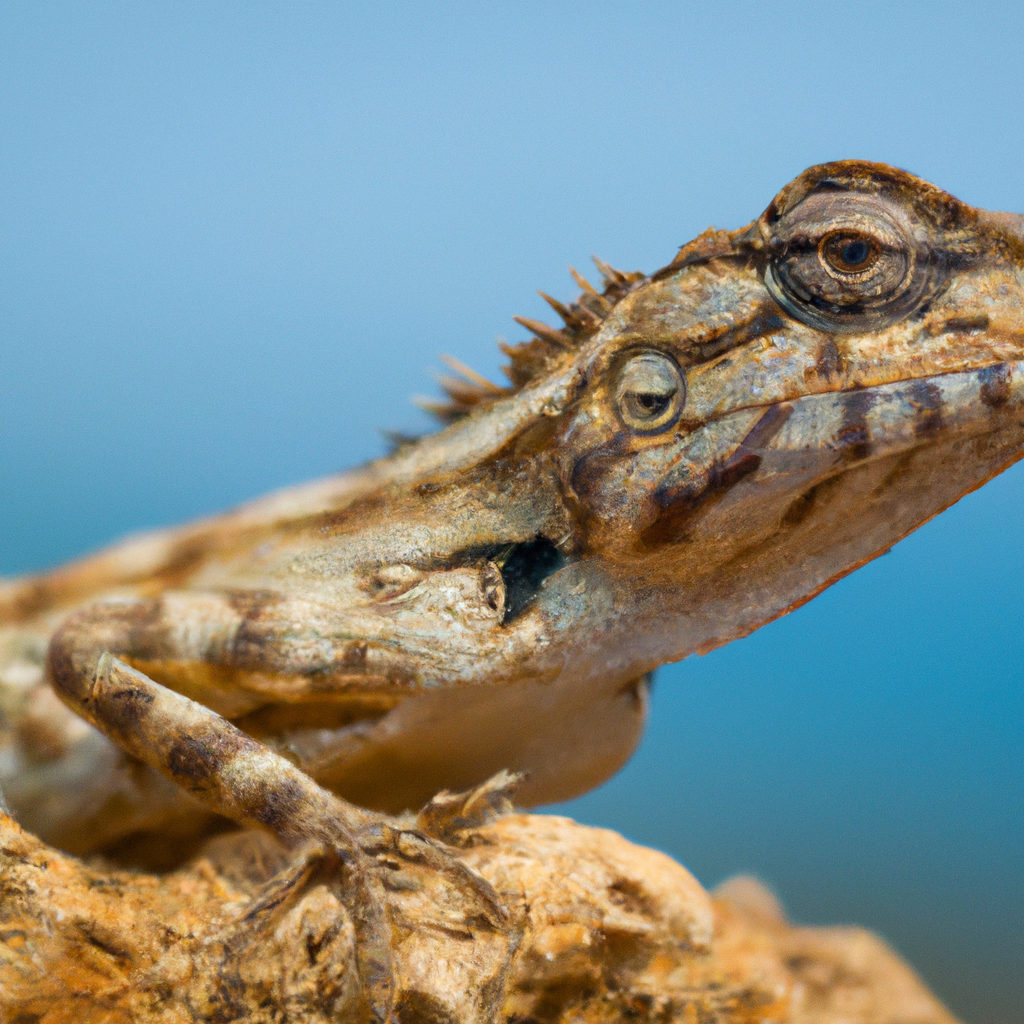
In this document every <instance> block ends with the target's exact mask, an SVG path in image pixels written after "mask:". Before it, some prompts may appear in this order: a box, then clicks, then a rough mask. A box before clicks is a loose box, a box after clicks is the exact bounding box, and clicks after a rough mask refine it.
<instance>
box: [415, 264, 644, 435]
mask: <svg viewBox="0 0 1024 1024" xmlns="http://www.w3.org/2000/svg"><path fill="white" fill-rule="evenodd" d="M592 259H593V260H594V264H595V265H596V266H597V269H598V271H599V272H600V274H601V277H602V286H603V287H602V289H601V291H598V290H597V289H596V288H595V287H594V286H593V285H592V284H591V283H590V282H589V281H588V280H587V279H586V278H585V277H584V276H583V275H582V274H580V273H579V272H578V271H576V270H575V269H574V268H572V267H570V268H569V272H570V273H571V274H572V276H573V280H574V281H575V282H576V283H577V284H578V285H579V286H580V288H582V289H583V292H582V294H581V295H580V297H579V298H578V299H577V300H576V301H575V302H573V303H572V304H570V305H568V306H566V305H564V304H563V303H561V302H559V301H558V299H553V298H552V297H551V296H550V295H547V294H545V293H544V292H540V293H539V294H540V296H541V298H542V299H544V301H545V302H547V304H548V305H549V306H550V307H551V308H552V309H553V310H554V311H555V312H556V313H557V314H558V315H559V317H560V318H561V320H562V322H563V324H564V325H565V326H564V327H561V328H555V327H550V326H548V325H547V324H545V323H542V322H541V321H540V320H531V319H530V318H529V317H525V316H514V317H512V319H513V320H515V322H516V323H517V324H521V325H522V326H523V327H525V328H526V329H527V330H528V331H530V332H531V333H532V334H533V337H532V338H530V340H529V341H524V342H522V343H520V344H518V345H505V344H503V345H502V346H501V350H502V351H503V352H504V353H505V354H506V355H507V356H508V357H509V358H510V359H511V360H512V361H511V363H510V364H509V365H508V366H506V367H505V368H504V372H505V375H506V376H507V377H508V379H509V380H510V381H511V387H500V386H499V385H497V384H492V383H491V382H490V381H489V380H487V379H486V378H485V377H482V376H480V374H478V373H476V372H475V371H474V370H471V369H470V368H469V367H468V366H464V365H463V364H462V363H460V362H458V360H455V359H452V358H451V357H450V356H444V357H442V358H443V359H444V361H445V362H446V363H447V364H448V367H449V368H450V369H452V370H454V371H455V373H456V374H458V376H450V375H447V374H446V375H444V376H442V377H440V378H439V380H438V383H439V384H440V386H441V389H442V390H443V391H444V393H445V394H446V395H447V396H448V401H447V402H445V401H430V400H423V399H419V400H417V405H419V406H420V408H422V409H425V410H426V411H427V412H430V413H433V414H434V415H435V416H436V417H437V418H438V419H440V420H441V421H442V422H443V423H451V422H453V421H454V420H457V419H460V418H461V417H463V416H465V415H466V414H467V413H469V412H470V411H471V410H472V409H474V408H476V407H477V406H478V405H481V404H482V403H486V402H490V401H493V400H494V399H495V398H501V397H504V396H506V395H512V394H515V392H517V391H519V390H520V389H521V388H523V387H525V386H526V385H527V384H529V383H530V382H531V381H533V380H536V378H537V377H539V376H540V375H541V374H543V373H544V372H545V370H546V369H547V368H548V367H549V365H550V364H551V362H552V361H553V360H554V359H556V358H557V357H558V356H559V355H561V354H562V353H564V352H567V351H572V350H575V349H578V348H579V347H580V346H581V345H582V344H583V343H584V342H585V341H587V340H588V339H589V338H592V337H593V336H594V335H595V334H596V333H597V332H598V331H599V330H600V328H601V324H602V323H604V321H605V319H606V318H607V316H608V314H609V313H610V312H611V311H612V309H613V308H614V306H615V304H616V303H617V302H618V301H619V300H620V299H622V298H623V297H624V296H626V295H628V294H629V292H631V291H632V290H633V288H634V287H636V285H637V284H639V283H640V282H641V281H643V280H644V279H645V276H646V275H644V274H643V273H641V272H640V271H636V270H635V271H630V272H627V271H622V270H616V269H615V268H614V267H612V266H610V265H609V264H607V263H605V262H604V260H599V259H598V258H597V257H596V256H594V257H592Z"/></svg>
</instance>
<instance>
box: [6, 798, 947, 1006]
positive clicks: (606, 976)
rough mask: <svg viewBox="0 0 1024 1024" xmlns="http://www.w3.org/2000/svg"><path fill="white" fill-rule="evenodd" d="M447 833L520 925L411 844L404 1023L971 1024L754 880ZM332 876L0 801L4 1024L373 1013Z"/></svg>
mask: <svg viewBox="0 0 1024 1024" xmlns="http://www.w3.org/2000/svg"><path fill="white" fill-rule="evenodd" d="M451 839H453V840H455V839H457V841H458V842H459V846H458V847H457V851H458V855H459V857H460V858H461V859H462V860H463V861H464V862H465V863H466V864H467V865H468V866H469V867H471V868H472V869H474V870H476V871H478V872H479V873H480V874H481V875H483V876H484V877H485V878H486V879H487V880H488V881H489V882H490V883H491V884H492V885H493V886H494V887H495V889H497V891H498V892H499V893H500V894H501V895H502V897H503V899H504V901H505V903H506V905H507V906H508V908H509V910H510V916H509V922H508V925H507V927H504V928H493V927H490V926H488V925H487V923H486V922H483V921H480V920H477V919H473V918H472V917H467V916H465V915H464V914H462V913H461V912H460V910H459V904H458V900H457V899H455V897H453V896H452V894H451V892H448V891H447V890H445V889H444V886H443V885H442V884H440V883H438V881H437V880H436V879H431V878H429V877H427V875H426V874H424V872H426V871H428V869H427V868H423V869H422V871H419V873H418V870H419V869H417V868H416V867H415V857H414V856H412V855H410V859H409V863H410V864H412V865H413V866H412V867H408V866H403V867H402V868H401V870H396V872H395V875H394V878H392V880H391V881H390V882H389V883H388V884H387V885H386V886H385V890H384V891H385V893H386V898H387V903H388V910H389V914H390V917H391V923H392V937H393V953H392V955H393V964H394V969H395V974H396V979H397V991H396V993H395V1011H394V1019H395V1020H396V1021H400V1022H401V1024H442V1022H443V1024H477V1022H483V1021H486V1020H499V1021H505V1022H509V1024H513V1022H515V1024H528V1022H535V1024H548V1022H551V1024H555V1022H564V1024H569V1022H572V1024H598V1022H602V1024H603V1022H609V1024H610V1022H613V1021H623V1020H626V1021H635V1022H638V1024H642V1022H648V1021H650V1022H654V1021H657V1022H666V1024H667V1022H670V1021H673V1022H674V1021H678V1022H686V1024H697V1022H709V1024H710V1022H723V1024H724V1022H736V1024H754V1022H782V1021H789V1022H793V1024H811V1022H814V1024H955V1022H954V1021H953V1018H952V1017H951V1016H950V1015H949V1014H948V1013H947V1012H946V1011H945V1010H944V1009H943V1008H942V1006H940V1005H939V1003H938V1002H937V1001H936V1000H935V999H934V998H933V997H932V996H931V995H930V994H929V993H928V992H927V990H926V989H925V988H924V986H923V985H922V984H921V982H920V981H919V980H918V979H917V977H916V976H915V975H914V974H913V972H911V971H910V969H909V968H907V967H906V966H905V965H904V964H903V963H902V962H901V961H900V960H899V959H898V958H897V957H896V956H895V954H893V953H892V952H891V951H890V950H889V949H888V948H887V947H886V946H885V945H884V944H883V943H882V942H880V941H879V940H878V939H877V938H875V937H873V936H872V935H870V934H868V933H867V932H864V931H861V930H859V929H851V928H798V927H793V926H791V925H789V924H787V922H786V921H785V919H784V917H783V915H782V912H781V910H780V908H779V906H778V903H777V902H776V901H775V899H774V897H773V896H772V895H771V894H770V893H769V892H767V890H765V889H764V888H763V887H762V886H760V884H759V883H757V882H755V881H754V880H752V879H734V880H733V881H731V882H729V883H726V884H725V885H724V886H722V887H720V888H719V889H718V890H717V892H716V893H714V894H713V895H709V894H708V893H706V892H705V891H704V889H702V888H701V886H700V885H699V883H698V882H697V881H696V880H695V879H694V878H693V876H692V875H691V874H690V873H689V872H688V871H686V869H685V868H683V867H682V866H680V865H679V864H677V863H676V862H675V861H673V860H672V859H671V858H669V857H667V856H665V855H664V854H661V853H657V852H655V851H653V850H647V849H644V848H642V847H639V846H635V845H634V844H632V843H629V842H627V841H626V840H625V839H623V838H622V837H621V836H619V835H617V834H616V833H614V832H609V831H605V830H602V829H594V828H587V827H584V826H582V825H578V824H576V823H574V822H572V821H570V820H569V819H567V818H559V817H552V816H545V815H525V814H515V813H506V814H503V815H500V816H497V817H494V819H493V820H490V821H486V822H484V823H482V824H480V825H479V826H477V827H475V828H467V829H466V830H465V831H464V832H463V834H462V835H461V836H459V837H454V836H453V837H451ZM336 875H337V871H336V870H335V868H333V867H332V865H331V864H330V863H329V861H328V860H326V859H325V857H324V854H323V853H322V852H321V851H318V850H316V849H314V848H302V849H297V850H291V851H289V850H286V849H284V848H283V847H281V846H280V845H278V844H277V843H276V841H274V840H272V839H270V838H268V837H266V836H264V835H261V834H257V833H253V832H236V833H233V834H229V835H225V836H221V837H219V838H218V839H216V840H214V841H212V842H211V843H209V844H208V845H207V847H206V848H205V849H204V851H203V854H202V856H200V857H199V858H197V859H195V860H193V861H192V862H190V863H189V864H188V865H187V866H185V867H184V868H182V869H181V870H178V871H174V872H172V873H169V874H166V875H149V874H141V873H133V872H128V871H123V870H115V869H112V868H110V867H104V866H103V865H102V864H98V863H92V864H85V863H83V862H81V861H79V860H76V859H74V858H72V857H69V856H67V855H64V854H62V853H60V852H58V851H56V850H54V849H52V848H50V847H47V846H46V845H44V844H43V843H42V842H40V841H39V840H38V839H36V838H34V837H33V836H31V835H29V834H27V833H26V832H24V831H23V830H22V829H21V828H20V827H19V826H18V825H17V824H16V823H15V822H14V821H13V820H12V819H11V818H10V817H8V816H7V815H3V814H0V1021H2V1022H3V1024H63V1022H67V1024H71V1022H74V1024H99V1022H101V1021H102V1022H104V1024H110V1022H114V1024H120V1022H124V1024H128V1022H135V1021H154V1022H160V1024H177V1022H182V1024H184V1022H189V1024H192V1022H195V1021H229V1020H245V1021H251V1022H254V1024H262V1022H267V1024H269V1022H271V1021H275V1022H278V1021H282V1020H285V1021H288V1022H289V1024H314V1022H316V1024H320V1022H323V1024H326V1022H328V1021H339V1020H344V1021H350V1020H351V1021H356V1020H360V1019H364V1018H365V1017H366V1016H367V1014H368V1007H367V1005H366V1001H365V999H364V998H363V993H362V992H361V991H360V985H359V980H358V973H357V970H356V965H355V956H354V953H355V928H354V927H353V922H352V920H351V919H350V916H349V914H348V913H347V911H346V910H345V908H344V907H343V906H342V903H341V902H340V901H339V899H338V896H337V891H338V888H337V887H338V884H339V883H338V879H337V877H336Z"/></svg>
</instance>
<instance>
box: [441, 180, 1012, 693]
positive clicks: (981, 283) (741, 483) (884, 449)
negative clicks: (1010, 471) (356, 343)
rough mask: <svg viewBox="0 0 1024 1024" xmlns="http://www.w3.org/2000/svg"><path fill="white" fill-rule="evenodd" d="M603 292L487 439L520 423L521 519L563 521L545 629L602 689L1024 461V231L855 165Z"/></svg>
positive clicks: (491, 406) (692, 647)
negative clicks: (618, 669) (543, 494)
mask: <svg viewBox="0 0 1024 1024" xmlns="http://www.w3.org/2000/svg"><path fill="white" fill-rule="evenodd" d="M604 272H605V276H606V285H607V287H606V289H605V292H604V294H603V295H602V294H600V293H598V292H597V291H595V290H593V289H591V290H590V291H589V292H585V293H584V295H583V296H582V297H581V299H580V301H579V302H578V303H577V304H575V305H574V306H572V307H564V306H560V305H559V304H558V303H555V302H552V304H553V305H554V306H555V307H556V309H558V310H559V311H560V312H561V314H562V316H563V318H564V319H565V320H566V324H567V327H566V329H564V330H560V331H555V330H554V329H552V328H547V327H544V325H541V324H537V323H535V322H533V321H523V322H524V323H526V324H527V325H528V326H530V327H531V328H532V329H533V330H534V331H535V333H536V337H535V338H533V339H532V340H531V341H530V342H528V343H526V344H525V345H522V346H519V347H518V348H515V349H511V350H509V351H510V354H511V355H512V358H513V363H512V367H511V370H510V376H511V377H512V379H513V381H515V382H516V383H517V384H518V385H519V388H518V391H517V392H516V394H515V396H514V397H512V398H506V399H494V398H487V400H486V401H482V402H481V405H483V406H484V408H482V409H479V410H473V411H472V412H470V413H469V415H468V416H467V420H468V421H470V422H475V423H476V424H478V429H479V428H480V427H482V426H483V424H484V423H485V422H486V421H487V419H488V417H490V419H491V420H492V421H495V419H496V420H497V421H500V422H502V423H507V422H508V421H509V417H510V416H511V418H512V419H514V420H515V423H514V424H513V425H512V426H510V427H508V429H507V431H506V433H504V434H503V435H502V436H503V440H502V445H503V447H500V450H499V452H498V454H497V455H496V456H495V459H496V461H497V462H498V463H501V464H502V465H504V466H513V467H515V470H514V472H515V474H518V480H519V483H518V484H517V488H516V490H515V492H514V493H512V492H506V494H505V495H504V497H503V499H502V500H503V502H505V503H506V504H507V506H508V507H510V508H511V507H514V506H516V505H517V503H518V504H520V505H523V506H526V505H532V507H535V508H537V509H548V508H555V509H557V511H558V513H559V514H558V515H555V514H553V513H548V512H545V513H543V515H546V516H547V521H546V522H544V523H541V524H540V525H539V526H538V527H537V532H538V536H539V537H541V539H542V540H543V539H544V538H545V537H546V538H547V546H546V547H545V548H544V549H543V554H544V557H545V558H546V559H547V562H546V568H544V567H543V566H542V567H541V571H540V573H539V575H540V576H541V577H543V585H542V586H540V587H539V589H538V591H537V593H536V594H535V595H533V597H534V604H535V605H536V608H535V609H532V610H533V612H534V617H536V616H541V617H542V618H544V621H545V630H546V631H547V632H546V635H547V636H548V637H552V636H555V635H557V633H558V631H559V629H563V630H565V631H572V630H576V631H577V644H578V635H579V633H578V631H579V630H580V629H581V628H585V629H586V630H587V631H588V633H587V635H588V636H589V637H590V638H591V640H592V647H593V649H594V651H595V667H594V671H595V672H607V670H608V664H609V661H608V659H609V658H610V657H611V658H612V660H615V658H619V657H621V659H622V660H623V661H624V662H625V661H628V662H629V665H628V667H627V666H625V665H624V666H623V672H624V673H625V674H629V673H632V674H633V675H634V676H635V675H636V674H637V672H638V671H645V670H647V669H648V668H651V667H654V666H655V665H657V664H661V663H663V662H665V661H669V660H675V659H678V658H680V657H684V656H685V655H687V654H689V653H692V652H694V651H705V650H709V649H711V648H713V647H715V646H718V645H720V644H722V643H726V642H728V641H729V640H731V639H734V638H736V637H738V636H742V635H744V634H746V633H749V632H750V631H752V630H753V629H756V628H757V627H758V626H760V625H762V624H763V623H765V622H767V621H770V620H771V619H773V618H775V617H777V616H778V615H781V614H783V613H784V612H786V611H787V610H789V609H791V608H793V607H795V606H797V605H799V604H801V603H802V602H804V601H806V600H808V599H809V598H810V597H812V596H814V595H815V594H816V593H818V592H819V591H821V590H822V589H823V588H824V587H826V586H828V585H829V584H831V583H833V582H835V581H836V580H837V579H839V578H840V577H842V576H844V575H845V574H847V573H849V572H851V571H852V570H853V569H855V568H857V567H858V566H860V565H862V564H863V563H864V562H866V561H868V560H870V559H872V558H874V557H875V556H877V555H879V554H881V553H883V552H884V551H886V550H888V548H889V547H891V546H892V545H893V544H894V543H895V542H896V541H898V540H899V539H900V538H901V537H903V536H904V535H906V534H907V533H908V532H910V531H911V530H913V529H915V528H916V527H917V526H920V525H921V524H922V523H924V522H925V521H927V520H928V519H930V518H931V517H932V516H934V515H935V514H937V513H938V512H940V511H941V510H942V509H944V508H945V507H947V506H948V505H950V504H951V503H953V502H955V501H956V500H957V499H958V498H960V497H961V496H962V495H964V494H965V493H967V492H969V491H971V490H973V489H974V488H976V487H978V486H980V485H981V484H982V483H984V482H985V481H986V480H988V479H989V478H990V477H992V476H993V475H995V474H996V473H998V472H1000V471H1001V470H1002V469H1004V468H1006V467H1007V466H1008V465H1009V464H1011V463H1012V462H1014V461H1015V460H1016V459H1018V458H1019V457H1020V456H1021V454H1022V453H1024V218H1022V217H1020V216H1017V215H1012V214H991V213H986V212H983V211H979V210H976V209H973V208H971V207H969V206H967V205H965V204H964V203H962V202H960V201H959V200H957V199H955V198H953V197H952V196H950V195H948V194H947V193H945V192H942V191H941V190H939V189H937V188H935V187H934V186H932V185H929V184H928V183H926V182H924V181H922V180H921V179H919V178H916V177H914V176H912V175H910V174H907V173H905V172H903V171H899V170H896V169H894V168H891V167H887V166H884V165H880V164H871V163H864V162H855V161H844V162H836V163H830V164H824V165H821V166H818V167H814V168H811V169H810V170H808V171H806V172H805V173H804V174H802V175H801V176H800V177H799V178H797V179H796V180H795V181H793V182H792V183H791V184H789V185H787V186H786V188H784V189H783V190H782V192H781V193H779V195H778V196H777V197H776V198H775V199H774V200H773V201H772V203H771V204H770V205H769V206H768V208H767V210H766V211H765V212H764V213H763V214H762V215H761V216H760V217H759V218H758V219H757V220H756V221H755V222H753V223H752V224H750V225H749V226H747V227H745V228H742V229H740V230H738V231H733V232H726V231H714V230H709V231H707V232H705V233H704V234H703V235H701V236H700V237H698V238H697V239H696V240H694V241H693V242H690V243H689V244H687V245H685V246H684V247H683V248H682V249H681V250H680V252H679V253H678V255H677V257H676V258H675V260H673V262H672V263H670V264H669V265H668V266H666V267H665V268H663V269H662V270H660V271H658V272H657V273H654V274H653V275H651V276H649V277H643V276H641V275H638V274H634V275H626V274H621V273H619V272H616V271H612V270H611V269H610V268H605V270H604ZM471 394H472V389H469V391H467V392H466V393H465V394H460V393H458V392H457V391H455V392H454V394H453V397H454V398H455V399H456V401H462V402H463V411H466V410H467V409H468V407H469V405H471V404H472V401H471V400H470V398H468V397H467V395H471ZM483 397H486V396H483ZM515 402H519V403H520V407H519V408H520V411H521V415H520V418H518V419H516V417H515V416H512V414H511V412H510V410H511V409H512V408H513V404H512V403H515ZM530 402H533V406H531V407H530V409H529V412H528V413H527V412H522V410H526V409H527V407H528V406H529V403H530ZM502 417H504V419H502ZM499 433H500V432H499ZM531 461H532V464H533V465H534V466H535V467H537V466H541V465H543V466H546V467H548V468H549V469H550V472H549V473H548V474H547V475H545V474H544V473H542V472H540V470H539V469H535V471H534V472H533V473H532V474H531V473H530V472H526V471H524V469H523V467H524V465H527V464H530V463H531ZM536 480H542V481H544V483H543V485H541V484H537V485H534V484H533V483H531V481H536ZM550 480H553V481H555V483H554V484H553V485H552V486H554V487H556V488H557V490H558V493H559V500H558V501H556V502H554V503H553V504H550V503H546V502H544V501H538V500H537V494H538V493H539V492H540V490H542V489H543V487H546V486H548V481H550ZM517 495H520V496H521V498H520V499H518V501H517ZM535 543H536V542H535ZM532 550H533V552H534V553H537V551H538V550H539V549H537V548H536V547H535V548H534V549H532ZM528 553H529V552H528ZM582 592H585V593H587V594H588V597H587V599H586V600H584V599H583V598H581V597H579V596H578V595H579V594H580V593H582ZM572 595H576V596H572ZM594 608H599V611H593V609H594ZM587 609H590V611H591V612H592V613H588V611H587ZM526 618H527V620H529V618H530V616H529V615H527V616H526ZM624 629H625V630H627V631H628V635H629V643H628V644H623V643H622V633H623V630H624ZM602 638H604V639H605V640H607V644H603V643H602V642H601V641H602ZM610 652H611V653H610ZM615 652H618V653H615Z"/></svg>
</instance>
